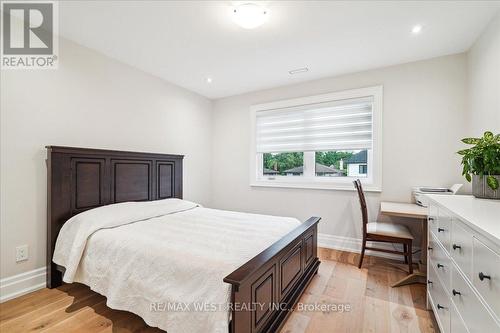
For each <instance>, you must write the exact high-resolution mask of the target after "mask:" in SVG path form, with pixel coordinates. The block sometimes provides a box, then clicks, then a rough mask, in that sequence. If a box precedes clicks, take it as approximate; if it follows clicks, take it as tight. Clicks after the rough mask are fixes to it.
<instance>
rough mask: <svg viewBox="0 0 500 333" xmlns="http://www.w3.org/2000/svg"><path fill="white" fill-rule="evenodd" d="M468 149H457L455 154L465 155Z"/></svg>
mask: <svg viewBox="0 0 500 333" xmlns="http://www.w3.org/2000/svg"><path fill="white" fill-rule="evenodd" d="M468 151H469V149H462V150H459V151H457V154H458V155H465V154H467V152H468Z"/></svg>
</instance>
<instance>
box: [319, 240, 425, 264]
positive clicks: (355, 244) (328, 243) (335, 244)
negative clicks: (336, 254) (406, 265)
mask: <svg viewBox="0 0 500 333" xmlns="http://www.w3.org/2000/svg"><path fill="white" fill-rule="evenodd" d="M361 242H362V240H361V239H358V238H352V237H344V236H335V235H328V234H318V246H319V247H324V248H327V249H334V250H340V251H347V252H354V253H361ZM366 245H367V246H370V247H371V246H373V243H371V242H367V243H366ZM394 246H396V247H397V248H394ZM394 246H393V244H391V243H376V245H375V246H373V247H377V248H380V249H386V250H397V251H401V250H402V246H401V245H399V244H395V245H394ZM419 249H420V248H419V247H413V251H416V250H419ZM365 254H367V255H371V256H376V257H382V258H389V259H396V260H402V258H403V257H402V256H401V255H397V254H392V253H385V252H378V251H370V250H366V252H365ZM413 258H414V259H413V261H414V262H417V260H418V259H419V258H420V252H418V253H416V254H414V256H413Z"/></svg>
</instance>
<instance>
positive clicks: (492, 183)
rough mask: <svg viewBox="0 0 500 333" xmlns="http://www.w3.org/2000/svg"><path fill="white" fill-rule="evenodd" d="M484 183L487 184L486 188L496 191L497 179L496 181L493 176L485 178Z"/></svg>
mask: <svg viewBox="0 0 500 333" xmlns="http://www.w3.org/2000/svg"><path fill="white" fill-rule="evenodd" d="M486 183H487V184H488V186H489V187H490V188H491V189H492V190H493V191H494V190H496V189H498V179H496V178H495V177H493V176H488V177H487V178H486Z"/></svg>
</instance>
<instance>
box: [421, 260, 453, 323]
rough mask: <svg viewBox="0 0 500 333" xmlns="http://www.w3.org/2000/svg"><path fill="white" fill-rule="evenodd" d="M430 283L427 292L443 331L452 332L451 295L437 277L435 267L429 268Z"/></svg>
mask: <svg viewBox="0 0 500 333" xmlns="http://www.w3.org/2000/svg"><path fill="white" fill-rule="evenodd" d="M428 280H429V283H428V284H427V285H428V289H427V292H428V294H429V297H430V301H431V304H432V306H433V310H434V314H435V315H436V319H437V321H438V324H439V327H440V329H441V333H448V332H450V305H451V304H450V303H451V301H450V297H449V296H448V295H447V294H446V291H445V290H444V288H443V285H442V284H441V282H440V281H439V279H438V277H437V272H436V271H435V270H434V268H433V267H430V268H429V278H428Z"/></svg>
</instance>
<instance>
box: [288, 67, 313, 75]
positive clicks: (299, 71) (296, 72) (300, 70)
mask: <svg viewBox="0 0 500 333" xmlns="http://www.w3.org/2000/svg"><path fill="white" fill-rule="evenodd" d="M307 71H309V68H307V67H304V68H298V69H293V70H291V71H288V73H290V74H292V75H293V74H299V73H305V72H307Z"/></svg>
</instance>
